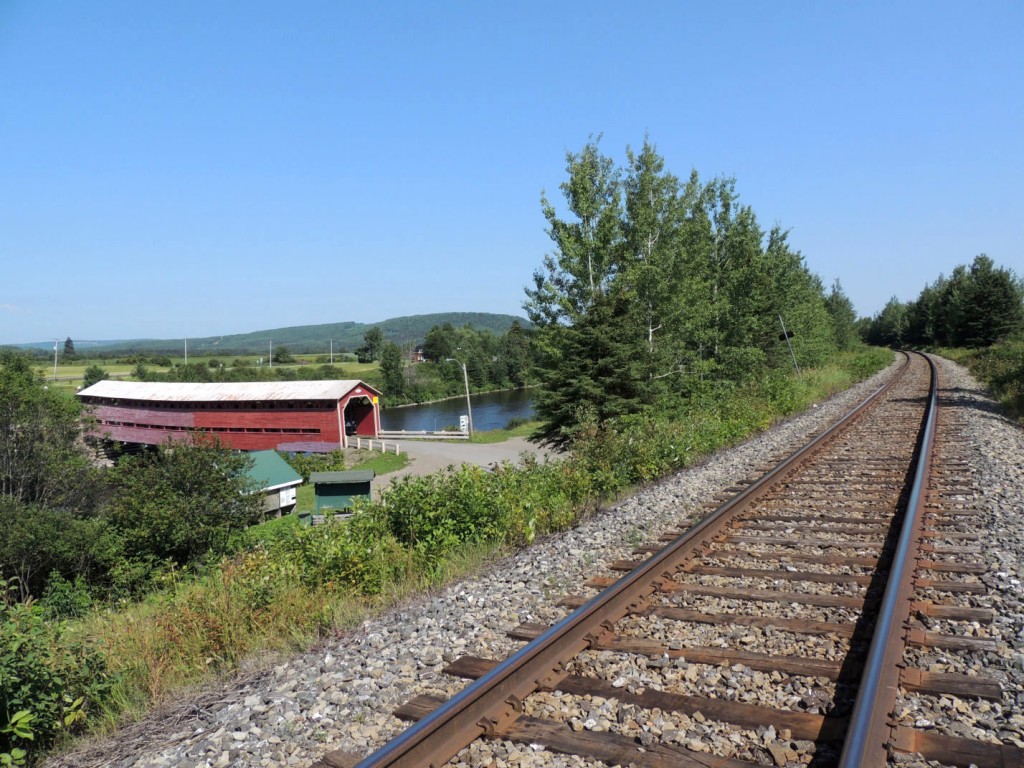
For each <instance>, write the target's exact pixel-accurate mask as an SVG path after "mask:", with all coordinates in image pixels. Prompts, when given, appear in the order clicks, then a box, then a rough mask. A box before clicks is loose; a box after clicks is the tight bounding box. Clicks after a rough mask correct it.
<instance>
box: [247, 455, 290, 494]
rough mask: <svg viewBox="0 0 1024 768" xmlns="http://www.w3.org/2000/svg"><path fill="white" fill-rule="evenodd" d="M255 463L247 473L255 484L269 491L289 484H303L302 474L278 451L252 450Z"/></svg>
mask: <svg viewBox="0 0 1024 768" xmlns="http://www.w3.org/2000/svg"><path fill="white" fill-rule="evenodd" d="M249 456H251V457H252V460H253V464H252V469H250V470H249V471H248V472H247V473H246V474H247V475H248V476H249V479H250V480H251V481H252V482H253V484H254V485H256V486H258V487H259V488H260V489H262V490H264V491H267V490H270V489H271V488H280V487H282V486H288V485H301V484H302V475H300V474H299V473H298V472H296V471H295V470H294V469H292V467H291V465H290V464H289V463H288V462H287V461H285V460H284V459H282V458H281V457H280V456H279V455H278V453H277V451H252V452H250V453H249Z"/></svg>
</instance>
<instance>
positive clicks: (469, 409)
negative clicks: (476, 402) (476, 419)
mask: <svg viewBox="0 0 1024 768" xmlns="http://www.w3.org/2000/svg"><path fill="white" fill-rule="evenodd" d="M445 362H452V363H458V364H459V365H461V366H462V382H463V384H465V385H466V416H467V417H468V419H469V436H470V437H472V436H473V405H472V404H471V403H470V402H469V374H468V373H466V364H465V363H464V362H462V361H461V360H456V359H455V358H454V357H446V358H445Z"/></svg>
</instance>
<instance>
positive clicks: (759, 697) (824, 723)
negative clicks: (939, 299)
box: [318, 354, 1024, 768]
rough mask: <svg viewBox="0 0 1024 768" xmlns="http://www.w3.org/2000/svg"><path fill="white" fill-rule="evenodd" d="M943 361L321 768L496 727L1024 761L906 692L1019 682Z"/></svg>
mask: <svg viewBox="0 0 1024 768" xmlns="http://www.w3.org/2000/svg"><path fill="white" fill-rule="evenodd" d="M935 376H936V373H935V369H934V366H932V364H931V362H930V361H929V360H928V359H927V358H925V357H924V356H921V355H916V354H914V355H908V356H907V362H906V364H905V365H904V366H903V369H902V370H901V372H900V373H899V375H897V376H896V377H894V378H893V379H892V380H891V381H890V382H889V383H888V384H887V385H886V386H885V387H883V388H882V389H880V390H879V391H878V392H876V393H875V394H874V395H873V396H872V397H871V398H869V399H868V400H866V401H864V402H863V403H862V404H861V405H860V406H858V408H857V409H855V411H853V412H852V413H851V414H849V415H848V416H847V417H846V418H845V419H843V420H842V421H841V422H839V423H837V424H836V425H835V426H833V427H831V428H829V429H828V430H826V431H825V432H824V433H822V434H821V435H820V436H818V437H817V438H816V439H815V440H814V441H813V442H812V443H810V444H808V445H807V446H805V447H804V448H802V449H801V450H799V451H797V452H796V453H794V454H793V455H792V456H790V457H789V458H788V459H786V460H785V461H783V462H782V463H781V464H779V465H777V466H774V467H765V468H763V469H764V474H762V475H760V476H758V477H748V478H744V479H743V480H741V481H738V482H736V483H735V484H734V485H733V486H732V487H730V488H729V489H728V494H729V496H730V497H729V498H722V499H719V500H717V501H716V503H714V504H712V505H710V506H711V507H713V509H711V510H710V513H709V514H707V516H706V517H704V518H703V519H701V520H699V521H698V522H696V523H695V524H692V525H691V524H690V522H689V521H681V522H680V528H679V529H678V530H674V531H669V532H667V533H666V534H665V535H664V536H663V537H662V540H661V541H659V542H657V543H655V544H651V545H648V546H645V547H642V548H640V549H639V550H638V551H637V553H636V558H635V559H633V560H626V561H618V562H613V563H608V564H605V566H604V569H603V571H602V572H601V573H599V574H595V575H594V576H593V577H592V578H591V579H590V580H589V581H588V582H587V583H586V585H585V588H586V592H585V593H583V594H573V595H569V596H566V597H565V598H563V600H562V602H563V604H564V605H566V606H567V607H568V608H569V609H572V610H571V612H570V613H569V614H568V615H567V616H566V618H564V619H563V620H562V621H560V622H558V623H557V624H556V625H554V626H541V625H537V624H522V625H520V626H518V627H516V628H515V629H514V630H513V631H512V633H511V634H512V636H513V637H515V638H517V639H521V640H524V641H527V643H526V645H524V646H523V647H522V648H521V649H520V650H519V651H518V652H516V653H514V654H513V655H511V656H510V657H509V658H507V659H505V660H496V659H485V658H479V657H472V656H465V657H462V658H458V659H456V660H455V661H454V663H452V664H451V665H449V667H448V668H447V669H446V671H447V672H448V673H449V674H451V675H455V676H458V677H463V678H467V679H472V680H473V681H474V682H472V683H470V684H469V685H467V687H466V688H465V689H463V690H462V692H461V693H459V694H457V695H455V696H453V697H452V698H451V699H448V700H446V701H443V700H440V699H437V698H432V697H427V696H419V697H417V698H414V699H413V700H411V701H409V702H407V703H406V704H405V705H404V706H402V707H401V708H400V709H399V710H398V711H397V712H396V714H398V715H399V716H400V717H402V718H404V719H408V720H412V721H415V723H414V725H412V726H411V727H410V728H409V729H408V730H406V731H405V732H404V733H402V734H401V735H400V736H398V737H397V738H396V739H394V740H393V741H391V742H389V743H388V744H386V745H385V746H384V747H382V748H381V749H379V750H378V751H377V752H375V753H373V754H372V755H369V756H366V757H360V756H354V755H351V754H348V753H343V752H332V753H328V754H327V755H325V756H324V757H323V758H322V759H321V761H320V762H319V763H318V766H330V767H331V768H338V767H340V766H353V765H358V766H360V767H361V768H370V767H371V766H427V765H433V766H441V765H444V764H446V763H447V762H448V761H449V760H451V759H452V758H456V759H457V761H459V762H462V763H464V764H471V765H472V764H475V763H474V761H473V754H474V752H473V749H474V748H473V747H472V746H470V745H472V744H474V742H476V741H477V740H479V739H485V740H486V739H503V740H509V741H514V742H520V743H523V744H528V745H530V748H531V749H534V750H541V749H546V750H550V751H551V752H556V753H562V754H566V755H578V756H580V757H581V758H582V762H581V763H580V764H582V765H589V764H594V765H600V764H607V765H637V766H657V767H660V766H703V767H705V768H710V767H712V766H720V767H722V768H741V767H742V766H750V765H765V764H774V765H777V766H787V765H792V766H798V765H813V766H832V765H838V766H841V767H842V768H854V766H885V765H887V764H889V763H891V762H893V761H894V760H895V761H899V760H901V759H902V756H904V755H914V754H918V755H920V756H921V757H923V758H924V759H925V760H930V761H938V763H939V764H942V765H957V766H969V765H977V766H979V768H987V767H988V766H1005V767H1009V766H1024V750H1022V749H1021V748H1019V747H1017V746H1012V745H1005V744H997V743H989V742H986V741H980V740H976V739H972V738H964V737H959V736H951V735H944V734H941V733H939V732H937V731H936V730H934V729H925V728H923V727H917V724H916V723H915V721H914V719H913V717H909V720H908V714H907V713H908V712H910V708H909V707H908V706H906V699H907V697H913V696H935V697H943V696H946V697H956V698H957V700H958V701H966V702H985V701H995V702H998V701H999V699H1000V698H1001V696H1002V687H1001V684H1000V681H999V680H998V679H997V677H993V676H990V675H987V674H986V671H985V669H984V665H983V663H979V662H978V661H977V660H978V659H982V660H983V659H984V657H985V654H987V653H992V652H994V650H995V647H994V646H995V643H994V641H992V640H991V639H990V638H988V637H987V636H986V632H985V631H984V627H985V625H986V623H988V622H991V621H992V620H993V618H994V616H993V612H992V611H991V610H990V609H988V608H985V607H982V606H981V605H980V603H981V602H983V601H982V599H981V598H983V596H984V593H985V591H986V587H985V584H984V583H983V582H982V580H981V579H980V576H981V574H982V573H983V572H984V570H985V568H984V566H982V565H980V564H979V563H980V558H979V555H980V551H979V548H978V546H977V543H976V539H977V535H976V534H975V533H972V532H971V516H972V514H973V513H974V510H973V509H972V508H971V506H970V503H969V502H965V501H964V500H963V499H964V498H965V497H964V495H963V494H962V489H961V488H960V487H959V483H960V482H961V472H960V471H959V470H962V469H963V468H964V466H963V460H962V459H961V458H959V457H958V455H957V445H956V434H955V431H950V430H949V428H948V426H947V425H945V424H944V422H943V418H942V415H941V411H939V409H938V408H937V407H936V394H935V390H936V381H935ZM622 572H625V573H626V575H625V576H622V575H621V574H622ZM780 649H785V650H784V651H781V650H780ZM936 654H938V655H939V657H941V660H942V661H943V662H946V663H942V664H939V663H936V659H937V658H939V657H937V656H936ZM957 654H961V655H962V659H961V660H960V661H956V660H953V661H950V660H949V659H947V658H945V656H946V655H952V656H956V655H957ZM598 658H600V659H601V664H599V665H598V664H596V663H595V661H596V660H597V659H598ZM723 667H727V668H728V669H729V670H730V671H731V674H730V675H728V677H727V678H726V677H725V676H723V675H721V674H720V670H721V669H722V668H723ZM794 679H800V680H802V681H803V684H802V685H800V686H795V685H793V681H794ZM691 733H693V734H694V736H693V737H692V738H691V737H690V734H691ZM708 735H712V736H714V737H715V738H714V741H715V742H716V744H717V745H719V746H718V747H717V749H716V753H715V754H712V753H711V751H710V749H709V747H708V742H709V741H710V739H708V738H705V737H707V736H708ZM722 744H724V745H725V749H724V751H723V749H722V748H721V745H722ZM481 764H483V763H481Z"/></svg>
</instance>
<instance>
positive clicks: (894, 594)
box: [839, 356, 938, 768]
mask: <svg viewBox="0 0 1024 768" xmlns="http://www.w3.org/2000/svg"><path fill="white" fill-rule="evenodd" d="M926 359H927V360H928V365H929V367H930V369H931V386H930V389H929V393H928V408H927V411H926V412H925V413H926V415H925V424H924V430H923V432H922V433H921V439H920V442H919V447H918V455H917V467H916V470H915V472H914V480H913V484H912V485H911V489H910V497H909V499H908V501H907V511H906V514H905V515H904V518H903V525H902V527H901V528H900V537H899V541H898V542H897V544H896V552H895V554H894V555H893V563H892V568H891V570H890V571H889V581H888V583H887V584H886V588H885V594H884V595H883V597H882V604H881V608H880V609H879V614H878V618H877V619H876V620H875V630H874V633H873V635H872V639H871V648H870V650H869V651H868V658H867V662H866V663H865V665H864V672H863V674H862V677H861V685H860V689H859V691H858V693H857V699H856V703H855V704H854V708H853V714H852V715H851V717H850V727H849V729H848V731H847V734H846V739H845V741H844V744H843V752H842V755H841V756H840V759H839V768H885V766H886V765H887V764H888V751H889V745H890V744H891V743H892V741H893V734H892V726H891V725H890V723H889V717H890V714H891V712H892V710H893V706H894V704H895V702H896V696H897V693H898V690H897V689H898V687H899V683H900V667H899V665H900V663H901V662H902V660H903V649H904V646H905V644H906V643H905V635H906V632H905V631H903V628H904V625H905V624H906V623H907V621H908V620H909V618H910V609H911V602H912V601H913V598H914V583H913V577H914V554H915V553H916V552H917V551H919V549H920V544H921V534H922V532H923V530H924V493H925V489H926V488H927V487H928V478H929V474H930V470H931V455H932V445H933V443H934V440H935V419H936V414H937V413H938V405H937V392H938V372H937V371H936V369H935V363H934V362H933V361H932V359H931V358H929V357H927V356H926Z"/></svg>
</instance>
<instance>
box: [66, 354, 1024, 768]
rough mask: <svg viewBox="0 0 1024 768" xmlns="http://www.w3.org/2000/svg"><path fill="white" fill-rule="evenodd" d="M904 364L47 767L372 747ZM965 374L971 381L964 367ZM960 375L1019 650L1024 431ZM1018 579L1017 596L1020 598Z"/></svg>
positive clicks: (549, 761) (572, 761)
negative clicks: (413, 708) (473, 662)
mask: <svg viewBox="0 0 1024 768" xmlns="http://www.w3.org/2000/svg"><path fill="white" fill-rule="evenodd" d="M949 366H952V364H949ZM894 369H895V365H894V366H891V367H890V368H888V369H886V370H885V371H883V372H881V373H879V374H878V375H876V376H875V377H873V378H872V379H869V380H868V381H866V382H862V383H861V384H859V385H857V386H855V387H853V388H851V389H850V390H847V391H846V392H843V393H841V394H839V395H837V396H835V397H833V398H831V399H830V400H828V401H826V402H824V403H821V404H819V405H817V406H815V407H813V408H811V409H810V410H809V411H807V412H805V413H804V414H801V415H799V416H797V417H795V418H793V419H791V420H789V421H787V422H784V423H782V424H779V425H777V426H776V427H774V428H773V429H771V430H769V431H767V432H765V433H763V434H760V435H757V436H755V437H753V438H751V439H750V440H748V441H746V442H745V443H743V444H742V445H740V446H737V447H735V448H732V449H728V450H723V451H721V452H719V453H717V454H715V455H714V456H712V457H710V458H708V459H707V460H706V461H704V462H703V463H701V464H700V465H699V466H695V467H693V468H690V469H687V470H685V471H682V472H679V473H677V474H675V475H673V476H670V477H668V478H666V479H664V480H662V481H660V482H658V483H656V484H653V485H651V486H649V487H647V488H644V489H642V490H640V491H639V492H638V493H636V494H635V495H633V496H631V497H629V498H627V499H625V500H623V501H622V502H621V503H619V504H618V505H616V506H615V507H612V508H608V509H605V510H601V511H600V512H598V513H596V514H594V515H593V516H592V517H590V518H588V519H587V520H586V521H584V522H583V523H582V524H581V525H580V526H578V527H577V528H576V529H574V530H572V531H569V532H566V533H564V534H560V535H558V536H552V537H549V538H547V539H545V540H543V541H539V542H538V543H536V544H535V545H534V546H532V547H530V548H528V549H524V550H522V551H519V552H516V553H515V554H513V555H511V556H509V557H507V558H504V559H503V560H501V561H499V562H497V563H495V564H494V565H493V566H492V567H490V568H488V569H487V570H486V572H484V573H482V574H481V575H479V576H478V577H476V578H473V579H470V580H466V581H463V582H460V583H457V584H454V585H452V586H450V587H448V588H446V589H444V590H441V591H440V592H439V593H437V594H433V595H429V596H426V597H423V598H421V599H419V600H417V601H414V602H411V603H409V604H405V605H403V606H401V607H399V608H398V609H396V610H394V611H391V612H390V613H388V614H386V615H383V616H380V617H376V618H374V619H370V620H367V621H366V622H364V623H363V624H362V625H361V626H360V627H359V628H357V629H356V630H354V631H352V632H349V633H346V634H344V635H341V636H339V637H336V638H332V639H330V640H328V641H325V642H323V643H321V644H320V645H319V646H318V647H317V648H316V649H314V650H311V651H309V652H308V653H304V654H300V655H297V656H295V657H294V658H291V659H288V660H286V661H283V662H281V663H279V664H278V665H276V666H274V667H271V668H267V669H262V670H259V671H256V672H252V673H250V674H248V675H247V676H244V677H240V678H238V679H235V680H232V681H229V682H226V683H224V684H223V685H222V686H221V687H220V688H217V689H216V690H212V691H208V692H205V693H203V694H200V695H197V696H194V697H192V698H189V699H186V700H182V701H181V702H179V703H177V704H175V705H173V706H170V707H168V708H166V709H164V710H163V711H161V712H158V713H155V714H154V715H152V716H150V717H149V718H147V719H146V720H144V721H142V722H141V723H137V724H133V725H130V726H128V727H126V728H124V729H122V731H121V732H120V733H118V734H116V735H115V736H114V737H113V738H111V739H108V740H105V741H102V742H98V743H95V744H92V745H87V746H83V747H82V748H81V749H80V750H78V751H76V752H74V753H71V754H68V755H65V756H62V757H59V758H54V759H52V760H51V761H49V763H48V765H51V766H62V767H63V766H82V767H83V768H84V767H86V766H125V767H127V766H140V767H143V766H145V767H151V766H190V767H192V766H196V767H198V766H204V767H208V766H271V765H289V766H309V765H311V764H312V763H313V762H314V761H315V760H317V759H318V758H319V757H320V756H321V755H322V754H324V753H325V752H327V751H330V750H335V749H344V750H346V751H349V752H353V753H357V754H365V753H368V752H369V751H372V750H373V749H375V748H376V747H378V746H380V745H381V744H383V743H384V742H386V741H387V740H388V739H389V738H391V737H393V736H394V735H395V734H397V733H398V732H400V731H401V730H402V728H403V727H404V726H403V724H402V723H401V722H399V721H398V720H397V719H396V718H395V717H393V716H392V714H391V712H392V710H393V709H394V708H395V707H397V706H399V705H400V704H403V703H404V702H405V701H407V700H408V699H409V698H411V697H412V696H415V695H417V694H434V695H442V696H450V695H453V694H454V693H456V692H457V691H458V690H460V689H461V688H462V687H463V682H462V681H460V680H455V679H453V678H449V677H448V676H446V675H444V674H443V673H442V671H441V670H442V669H443V667H444V665H445V664H446V663H447V662H449V661H451V660H454V659H455V658H457V657H459V656H462V655H464V654H468V653H472V654H475V655H478V656H485V657H491V658H499V659H500V658H503V657H504V656H506V655H507V654H509V653H511V652H512V651H514V650H516V649H517V648H518V647H519V645H520V644H519V643H517V642H514V641H511V640H509V639H508V638H507V637H506V635H505V633H506V631H507V630H509V629H510V628H512V627H514V626H516V625H517V624H519V623H520V622H524V621H534V622H553V621H556V620H558V619H560V618H561V617H562V616H563V614H564V609H562V608H559V607H558V606H556V605H555V602H556V599H557V598H558V597H560V596H561V595H562V594H564V593H566V592H569V591H574V590H575V589H576V588H577V585H578V584H579V583H580V581H581V580H582V578H583V577H584V574H585V572H587V571H588V570H589V569H590V567H591V566H592V564H593V563H595V562H603V561H607V560H612V559H617V558H622V557H626V556H628V555H629V553H630V552H631V551H632V550H633V548H634V547H636V546H637V545H638V544H640V543H643V542H646V541H650V540H653V539H654V538H656V537H657V535H658V534H659V533H660V531H661V530H663V529H664V528H666V527H668V526H669V525H671V524H673V523H677V522H679V521H680V520H681V519H685V518H687V517H689V516H690V515H692V514H693V513H695V512H696V511H697V510H698V508H699V507H700V505H702V504H703V503H704V502H706V501H708V500H710V499H711V498H713V497H714V496H715V495H716V494H717V493H718V492H719V491H721V490H722V489H724V488H725V487H728V486H729V485H731V484H732V482H733V480H734V479H735V478H737V477H742V476H744V475H747V474H749V473H751V472H752V471H753V470H754V469H755V468H756V467H757V466H759V465H763V464H764V463H766V462H767V461H768V460H770V459H773V458H779V457H781V456H782V455H783V454H785V453H786V452H788V451H789V450H791V449H792V448H793V447H795V446H796V445H798V444H802V443H803V442H805V441H806V439H807V438H808V437H809V436H811V435H812V434H815V433H817V432H820V431H821V430H822V429H824V428H825V427H826V426H828V425H829V424H830V423H832V422H833V421H834V420H835V419H836V418H838V417H839V416H841V415H842V414H843V413H845V412H846V411H847V410H849V408H851V407H852V406H853V405H854V404H856V403H857V402H859V401H860V400H862V399H863V398H864V397H866V396H867V395H868V394H869V393H870V392H872V391H874V389H876V388H877V387H878V386H879V385H880V383H881V382H882V381H883V380H884V379H885V378H887V377H888V376H890V375H891V374H892V372H893V371H894ZM956 369H958V366H954V370H956ZM957 375H959V376H961V377H966V374H963V372H962V371H958V373H957ZM958 381H960V382H961V383H960V384H959V385H958V386H962V387H963V389H964V392H965V393H969V395H968V394H965V395H964V397H963V398H962V403H960V402H956V403H954V404H953V405H954V407H965V408H971V409H972V410H971V412H970V417H969V418H970V420H971V421H972V423H974V422H977V423H978V424H979V426H978V427H977V434H976V435H975V436H973V437H972V441H977V446H978V451H979V461H982V462H984V465H983V467H982V472H983V473H988V474H985V476H986V477H988V476H989V475H991V476H992V477H996V478H998V482H995V483H993V484H991V486H990V488H991V490H990V491H986V493H988V494H989V497H988V498H987V499H986V502H990V503H991V505H992V509H993V510H994V511H995V512H994V514H996V515H997V519H996V520H993V522H994V523H995V522H998V525H999V526H1000V529H999V534H998V539H999V543H1000V544H999V550H1000V551H999V552H993V553H992V557H993V558H994V559H995V561H996V562H995V563H994V565H995V566H996V567H998V568H999V569H1000V573H1005V574H1006V576H1005V579H1004V578H1003V577H1002V576H1000V577H999V578H1000V583H1001V584H1002V583H1004V582H1005V586H1006V590H1007V592H1008V594H1007V598H1008V600H1007V603H1006V606H1007V609H1008V610H1009V611H1012V612H1014V617H1013V618H1011V619H1008V622H1009V623H1008V625H1007V627H1006V629H1007V631H1008V632H1012V631H1016V632H1017V634H1018V637H1017V643H1018V651H1019V644H1020V642H1021V640H1020V631H1021V627H1022V619H1021V613H1022V610H1021V604H1020V602H1019V599H1020V598H1019V595H1020V586H1019V584H1020V581H1019V580H1020V579H1021V578H1022V577H1024V571H1022V563H1024V522H1022V521H1021V515H1020V511H1021V509H1022V508H1024V502H1022V493H1024V492H1022V490H1021V489H1022V488H1024V437H1022V435H1024V433H1022V431H1021V430H1020V429H1019V428H1017V427H1015V426H1014V425H1012V424H1010V423H1009V422H1008V421H1006V420H1000V419H999V417H997V416H994V415H993V414H992V413H991V411H987V410H981V409H980V408H981V407H982V406H984V407H985V408H989V407H990V406H985V405H984V404H985V403H986V402H987V401H985V400H984V398H983V396H982V395H981V394H980V388H979V387H978V385H977V384H975V383H972V382H971V381H970V380H969V378H962V380H961V379H958ZM979 404H980V405H979ZM498 445H504V444H498ZM464 447H469V446H464ZM473 447H474V448H486V447H487V446H473ZM448 463H454V462H448ZM426 464H427V462H426V460H424V463H423V466H426ZM444 466H447V463H446V464H445V465H444ZM983 487H984V485H983ZM1015 585H1016V586H1015ZM1013 589H1015V590H1016V592H1015V593H1014V594H1015V600H1016V602H1013V601H1011V600H1010V599H1009V598H1010V594H1009V593H1010V592H1012V590H1013ZM1022 663H1024V662H1022ZM1022 698H1024V694H1018V695H1017V706H1018V708H1019V709H1024V701H1022ZM489 748H490V749H492V750H493V753H492V754H489V755H488V756H487V758H486V759H488V760H500V761H501V762H505V763H506V764H508V765H518V766H541V765H545V766H551V765H556V766H557V765H567V766H568V765H575V766H579V765H586V764H587V763H586V762H584V761H580V760H579V758H574V757H560V756H555V755H552V754H550V753H546V752H539V753H535V752H533V751H531V750H530V749H529V748H526V747H520V746H517V745H513V744H509V743H504V742H500V743H498V744H495V745H491V746H490V747H489ZM480 764H483V763H480Z"/></svg>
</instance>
